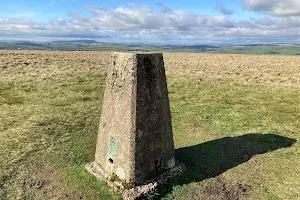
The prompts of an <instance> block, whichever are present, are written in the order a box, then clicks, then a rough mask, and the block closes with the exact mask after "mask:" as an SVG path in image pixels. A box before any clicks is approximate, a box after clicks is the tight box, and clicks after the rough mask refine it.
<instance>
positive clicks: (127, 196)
mask: <svg viewBox="0 0 300 200" xmlns="http://www.w3.org/2000/svg"><path fill="white" fill-rule="evenodd" d="M85 169H86V170H87V171H88V172H89V173H91V174H92V175H94V176H95V177H96V178H97V179H99V180H103V181H106V182H107V185H108V186H109V187H110V188H112V189H113V191H114V192H117V193H119V194H121V195H122V196H123V198H124V200H136V199H140V198H141V197H145V196H147V194H149V193H150V192H152V191H154V190H155V189H156V188H157V187H159V186H163V185H165V184H166V183H167V182H168V181H169V179H170V178H171V177H173V176H176V175H178V174H180V173H182V172H184V171H185V169H186V167H185V165H184V164H183V163H181V162H176V165H175V167H174V168H172V169H170V170H168V171H166V172H164V173H162V174H160V175H159V176H157V177H154V178H152V179H150V180H149V181H147V182H146V183H144V184H142V185H139V186H136V187H134V188H131V189H126V188H124V186H123V185H122V183H121V182H120V181H114V182H112V181H111V180H109V178H108V177H109V175H108V174H106V173H105V172H104V170H103V169H102V168H101V166H99V165H98V164H97V163H96V162H91V163H88V164H87V165H86V166H85Z"/></svg>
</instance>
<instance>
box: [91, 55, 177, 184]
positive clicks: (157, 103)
mask: <svg viewBox="0 0 300 200" xmlns="http://www.w3.org/2000/svg"><path fill="white" fill-rule="evenodd" d="M111 60H112V63H111V66H110V68H109V69H108V74H107V81H106V89H105V94H104V100H103V107H102V114H101V119H100V125H99V133H98V139H97V147H96V155H95V161H94V162H93V163H92V164H90V165H88V167H87V168H88V170H89V171H90V172H91V173H93V174H95V175H96V174H97V175H99V176H101V177H103V178H105V179H106V180H107V181H108V183H109V185H111V186H114V187H117V188H116V190H124V189H130V188H133V187H135V186H139V185H142V184H144V183H145V182H147V181H148V180H150V179H152V178H154V177H158V176H159V175H161V174H163V173H164V172H166V171H168V170H170V169H172V168H174V166H175V159H174V144H173V135H172V125H171V115H170V106H169V97H168V90H167V83H166V76H165V69H164V62H163V55H162V54H161V53H112V59H111Z"/></svg>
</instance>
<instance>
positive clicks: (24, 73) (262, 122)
mask: <svg viewBox="0 0 300 200" xmlns="http://www.w3.org/2000/svg"><path fill="white" fill-rule="evenodd" d="M108 55H109V54H108V53H106V52H104V53H99V52H72V53H70V52H38V51H37V52H30V51H28V52H25V51H17V52H13V51H7V52H3V53H2V54H1V57H0V68H1V71H0V75H1V80H0V83H1V84H0V160H1V164H0V199H80V198H82V199H120V196H117V195H113V194H111V193H110V192H109V190H108V188H107V186H106V185H105V183H104V182H101V181H97V180H96V179H95V178H94V177H93V176H92V175H90V174H88V173H87V172H86V171H85V170H84V165H85V164H86V163H87V162H89V161H92V160H93V157H94V151H95V145H96V143H95V141H96V135H97V130H98V123H99V117H100V113H101V105H102V98H103V92H104V87H105V79H106V75H105V65H107V63H109V57H108ZM174 55H175V57H176V59H175V57H174ZM199 56H200V57H201V58H202V57H204V61H205V62H201V60H199V59H200V57H199ZM87 57H88V58H89V59H86V58H87ZM165 58H166V68H167V73H168V87H169V93H170V94H169V96H170V103H171V111H172V120H173V131H174V141H175V146H176V148H177V150H176V158H177V159H178V160H181V161H182V162H184V163H185V164H186V166H187V171H186V172H185V173H184V174H183V175H182V176H178V177H174V178H173V180H172V182H171V183H170V184H169V186H168V187H164V188H161V190H160V191H157V192H158V193H157V194H153V196H152V197H159V198H163V199H192V198H195V199H237V198H240V199H243V198H244V199H296V198H298V197H299V196H300V190H299V188H300V181H299V180H300V168H299V166H300V159H299V158H300V146H299V142H298V141H300V132H299V130H300V121H299V119H300V93H299V89H298V88H299V82H298V83H297V80H299V76H298V75H299V74H297V73H298V71H297V70H299V69H298V68H297V67H296V66H294V65H291V66H289V68H288V69H287V70H286V71H285V70H281V68H280V66H279V65H278V66H277V64H276V66H275V67H274V66H267V65H269V64H270V63H271V61H272V62H273V59H274V57H273V56H272V57H268V56H263V57H260V56H258V57H257V56H255V57H251V58H249V57H247V56H245V55H244V56H241V55H225V56H224V55H213V56H212V57H211V56H210V55H203V54H200V55H197V54H169V53H168V54H165ZM187 58H188V59H187ZM214 58H216V59H215V62H208V60H214ZM222 58H225V59H226V61H225V64H226V63H227V62H231V61H232V63H233V65H232V66H233V68H232V67H231V68H227V64H226V65H225V64H224V63H223V64H222V63H221V60H222ZM240 58H243V59H244V60H247V59H250V60H251V59H253V58H254V60H255V59H256V60H257V59H258V60H259V66H257V65H254V66H250V65H247V63H243V64H241V63H240V64H239V62H237V60H238V59H240ZM276 58H280V59H281V58H282V59H283V60H280V61H278V63H283V62H284V60H285V58H284V57H276ZM290 58H291V57H289V59H290ZM185 59H187V61H186V62H185V63H182V61H184V60H185ZM218 59H219V60H218ZM293 59H296V60H297V59H298V58H293ZM263 60H265V61H263ZM296 60H295V61H294V60H291V61H290V62H296ZM188 61H190V63H189V62H188ZM192 61H193V62H192ZM24 62H27V63H28V64H24ZM240 62H241V61H240ZM197 63H198V64H197ZM183 64H186V65H183ZM250 64H251V63H250ZM251 65H252V64H251ZM263 65H266V67H265V68H264V73H262V72H260V71H259V69H260V67H261V66H263ZM273 68H274V70H273V71H272V69H273ZM213 69H214V70H216V71H212V70H213ZM237 69H239V70H240V72H239V74H236V75H234V76H233V77H234V79H233V77H232V73H236V72H238V70H237ZM282 69H285V68H282ZM226 70H229V71H230V73H229V74H226V73H225V72H226ZM291 70H292V71H293V70H294V72H295V73H294V74H292V73H290V71H291ZM250 71H251V72H252V71H253V72H255V73H256V74H257V75H259V76H257V77H260V78H258V79H256V78H255V77H256V76H254V75H253V74H251V73H250ZM274 71H276V73H277V71H280V72H283V74H282V76H283V77H282V78H279V79H278V80H277V79H275V78H274V77H276V76H279V75H276V74H275V72H274ZM268 77H270V78H269V79H268ZM264 81H265V84H263V82H264Z"/></svg>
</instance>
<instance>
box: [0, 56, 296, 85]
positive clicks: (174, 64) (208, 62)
mask: <svg viewBox="0 0 300 200" xmlns="http://www.w3.org/2000/svg"><path fill="white" fill-rule="evenodd" d="M0 57H1V58H0V69H1V70H0V76H1V80H2V81H3V80H7V79H12V80H14V79H18V80H19V79H20V78H22V79H27V78H29V79H30V78H32V77H36V78H38V79H45V78H49V77H53V76H55V75H57V74H70V73H74V72H75V73H81V72H87V71H89V72H93V71H98V72H99V70H100V71H104V70H106V66H107V64H108V63H109V61H110V53H109V52H92V51H90V52H81V51H79V52H78V51H74V52H73V51H72V52H62V51H0ZM164 58H165V67H166V70H167V73H168V74H170V75H187V76H197V77H199V78H200V79H203V80H216V81H219V80H224V81H230V82H237V83H242V84H251V85H262V86H284V87H285V86H288V87H295V88H299V87H300V56H277V55H237V54H236V55H230V54H199V53H164Z"/></svg>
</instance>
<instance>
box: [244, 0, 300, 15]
mask: <svg viewBox="0 0 300 200" xmlns="http://www.w3.org/2000/svg"><path fill="white" fill-rule="evenodd" d="M243 1H244V4H245V7H246V8H248V9H250V10H253V11H261V12H265V13H267V14H271V15H275V16H300V1H299V0H243Z"/></svg>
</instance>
